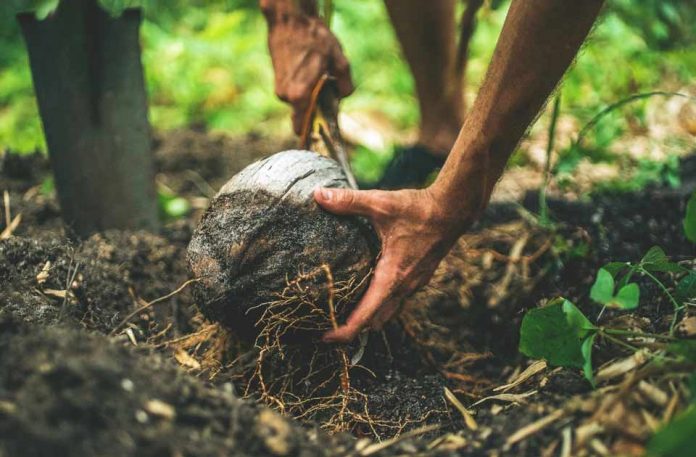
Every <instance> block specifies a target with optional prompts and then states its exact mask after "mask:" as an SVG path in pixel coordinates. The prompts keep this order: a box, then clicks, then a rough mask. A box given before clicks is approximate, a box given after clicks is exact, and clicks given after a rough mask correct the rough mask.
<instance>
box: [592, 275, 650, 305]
mask: <svg viewBox="0 0 696 457" xmlns="http://www.w3.org/2000/svg"><path fill="white" fill-rule="evenodd" d="M614 288H615V285H614V277H613V276H612V275H611V273H609V271H607V270H606V269H604V268H600V269H599V271H598V272H597V279H596V280H595V282H594V284H593V285H592V289H590V298H591V299H592V300H594V301H596V302H597V303H600V304H602V305H604V306H608V307H609V308H619V309H634V308H637V307H638V301H639V298H640V289H639V288H638V284H636V283H630V284H626V285H624V286H622V287H621V288H620V289H619V290H618V292H616V294H614Z"/></svg>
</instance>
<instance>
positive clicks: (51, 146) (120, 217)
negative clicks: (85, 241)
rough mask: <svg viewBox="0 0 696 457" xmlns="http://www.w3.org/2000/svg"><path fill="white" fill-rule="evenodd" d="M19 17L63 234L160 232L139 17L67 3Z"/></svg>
mask: <svg viewBox="0 0 696 457" xmlns="http://www.w3.org/2000/svg"><path fill="white" fill-rule="evenodd" d="M17 19H18V21H19V23H20V25H21V28H22V33H23V35H24V38H25V40H26V43H27V48H28V51H29V61H30V64H31V71H32V77H33V81H34V89H35V92H36V98H37V100H38V105H39V112H40V114H41V120H42V122H43V129H44V134H45V135H46V143H47V144H48V151H49V155H50V159H51V166H52V168H53V172H54V176H55V183H56V189H57V191H58V199H59V201H60V205H61V209H62V212H63V219H64V220H65V222H66V224H67V226H68V230H69V232H70V233H71V234H73V235H77V236H78V237H85V236H87V235H89V234H90V233H93V232H96V231H100V230H104V229H108V228H122V229H126V228H145V229H152V230H154V229H157V227H158V219H157V198H156V193H155V187H154V179H153V177H154V170H153V160H152V153H151V149H150V146H151V144H150V128H149V123H148V119H147V96H146V93H145V83H144V78H143V70H142V66H141V62H140V44H139V35H138V30H139V26H140V22H141V15H140V11H139V10H132V9H131V10H126V11H125V12H124V13H123V15H122V16H121V17H119V18H112V17H110V16H109V15H108V13H106V12H105V11H104V10H102V9H101V8H100V7H99V6H98V5H97V2H96V0H70V1H63V2H61V4H60V6H59V8H58V10H57V11H56V13H55V14H54V15H52V16H50V17H48V18H47V19H45V20H43V21H38V20H36V19H35V17H34V16H33V15H32V14H21V15H19V16H18V17H17Z"/></svg>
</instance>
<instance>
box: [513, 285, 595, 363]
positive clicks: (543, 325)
mask: <svg viewBox="0 0 696 457" xmlns="http://www.w3.org/2000/svg"><path fill="white" fill-rule="evenodd" d="M595 330H596V327H595V326H594V325H592V323H591V322H590V321H589V320H588V319H587V318H586V317H585V315H584V314H583V313H582V311H580V310H579V309H578V308H577V307H576V306H575V305H574V304H573V303H571V302H570V301H568V300H566V299H563V298H559V299H556V300H554V301H553V302H551V303H550V304H548V305H547V306H544V307H541V308H535V309H532V310H529V311H528V312H527V314H525V316H524V318H523V319H522V328H521V329H520V345H519V349H520V352H522V353H523V354H525V355H527V356H528V357H532V358H537V359H545V360H546V361H548V362H549V363H550V364H551V365H556V366H563V367H576V368H583V369H585V370H586V371H587V366H590V367H591V363H592V362H591V346H592V343H591V342H590V343H586V340H587V339H588V338H590V337H593V335H594V333H595ZM583 345H585V347H583ZM589 371H590V373H591V369H590V370H589Z"/></svg>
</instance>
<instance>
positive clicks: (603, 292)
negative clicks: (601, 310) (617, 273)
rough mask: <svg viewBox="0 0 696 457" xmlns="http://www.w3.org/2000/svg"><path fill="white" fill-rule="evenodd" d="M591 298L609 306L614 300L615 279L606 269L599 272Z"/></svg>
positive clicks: (591, 290) (593, 285) (591, 291)
mask: <svg viewBox="0 0 696 457" xmlns="http://www.w3.org/2000/svg"><path fill="white" fill-rule="evenodd" d="M590 298H591V299H592V300H594V301H596V302H597V303H600V304H602V305H606V304H608V303H609V302H610V301H611V299H612V298H614V278H613V277H612V275H611V273H609V272H608V271H607V270H605V269H604V268H600V269H599V271H598V272H597V279H595V282H594V284H592V289H590Z"/></svg>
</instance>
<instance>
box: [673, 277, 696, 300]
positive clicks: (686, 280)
mask: <svg viewBox="0 0 696 457" xmlns="http://www.w3.org/2000/svg"><path fill="white" fill-rule="evenodd" d="M674 294H675V295H676V296H677V298H678V299H679V300H681V301H682V302H683V301H685V300H691V299H692V298H695V297H696V271H690V272H689V274H688V275H686V276H684V277H683V278H681V280H680V281H679V283H677V287H676V289H675V290H674Z"/></svg>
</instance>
